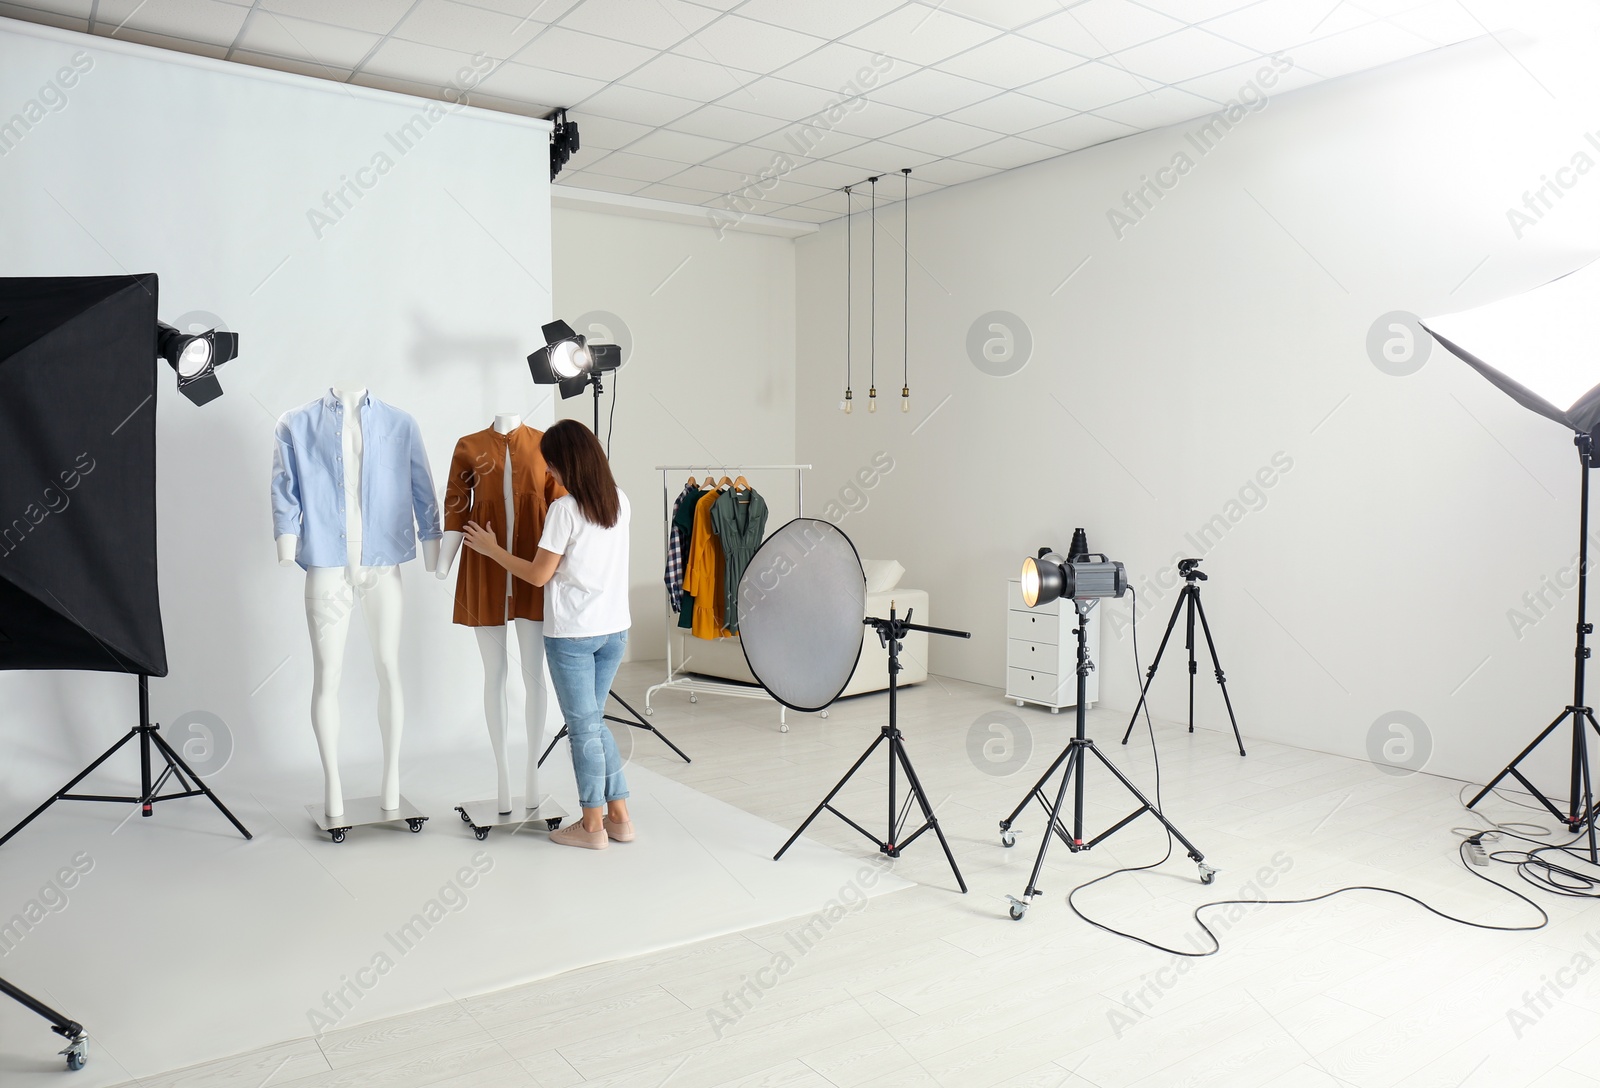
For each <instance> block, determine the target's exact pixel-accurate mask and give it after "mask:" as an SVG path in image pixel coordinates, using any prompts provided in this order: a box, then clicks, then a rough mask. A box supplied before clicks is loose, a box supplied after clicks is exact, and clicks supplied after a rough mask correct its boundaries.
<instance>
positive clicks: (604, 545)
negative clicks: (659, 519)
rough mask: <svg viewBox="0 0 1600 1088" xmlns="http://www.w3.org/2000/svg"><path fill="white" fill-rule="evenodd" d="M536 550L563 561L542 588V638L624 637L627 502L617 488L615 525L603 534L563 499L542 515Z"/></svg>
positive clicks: (575, 505) (574, 501)
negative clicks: (541, 532) (621, 632)
mask: <svg viewBox="0 0 1600 1088" xmlns="http://www.w3.org/2000/svg"><path fill="white" fill-rule="evenodd" d="M539 547H541V548H543V549H544V550H545V551H548V552H555V553H556V554H557V555H559V556H561V562H560V564H558V565H557V567H556V572H555V574H554V575H552V576H551V578H550V581H549V582H548V583H546V585H545V587H544V633H545V634H547V635H550V636H551V637H553V638H589V637H592V636H594V635H611V634H615V633H616V632H618V631H626V630H627V629H628V628H629V626H631V621H630V619H629V617H628V496H626V495H624V494H623V493H622V489H621V488H620V487H619V488H617V523H616V524H615V525H613V526H612V527H611V528H609V529H602V528H601V527H600V526H598V525H596V524H595V523H594V522H592V521H590V520H589V519H588V518H586V517H584V516H583V511H582V510H581V509H579V508H578V500H577V499H574V498H573V497H572V496H571V495H563V496H562V497H561V498H559V499H557V500H556V501H555V502H553V503H551V504H550V510H549V512H548V513H546V514H545V519H544V535H543V536H542V537H540V538H539Z"/></svg>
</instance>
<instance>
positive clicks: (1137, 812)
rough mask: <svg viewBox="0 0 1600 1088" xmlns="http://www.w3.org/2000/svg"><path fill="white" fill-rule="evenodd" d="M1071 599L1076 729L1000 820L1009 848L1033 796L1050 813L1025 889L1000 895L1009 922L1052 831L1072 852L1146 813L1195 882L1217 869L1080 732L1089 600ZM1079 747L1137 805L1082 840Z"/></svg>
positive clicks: (1034, 889)
mask: <svg viewBox="0 0 1600 1088" xmlns="http://www.w3.org/2000/svg"><path fill="white" fill-rule="evenodd" d="M1072 603H1073V605H1074V606H1075V607H1076V608H1077V612H1078V625H1077V627H1076V629H1075V630H1074V632H1073V633H1074V634H1076V635H1077V636H1078V669H1077V672H1078V714H1077V725H1078V732H1077V735H1076V736H1074V737H1073V738H1072V739H1071V740H1070V741H1068V742H1067V747H1066V748H1065V750H1063V751H1062V753H1061V754H1060V755H1059V756H1057V757H1056V759H1055V762H1054V763H1052V764H1050V766H1049V768H1047V769H1046V770H1045V772H1044V774H1043V775H1041V776H1040V778H1039V781H1037V782H1035V783H1034V784H1033V788H1032V789H1031V790H1029V791H1028V795H1027V796H1026V797H1024V798H1023V799H1022V802H1021V803H1020V804H1019V805H1017V807H1016V808H1015V809H1013V810H1012V811H1011V815H1009V816H1007V817H1006V818H1005V819H1003V820H1001V821H1000V843H1001V845H1002V846H1006V847H1011V846H1015V845H1016V842H1017V836H1016V834H1015V833H1014V832H1012V830H1011V825H1012V824H1014V823H1016V821H1017V817H1018V816H1020V815H1022V810H1023V809H1025V808H1027V807H1028V802H1029V801H1033V800H1037V801H1038V802H1039V804H1040V805H1041V806H1043V808H1044V810H1045V812H1046V813H1048V814H1049V816H1050V823H1049V825H1048V826H1047V827H1046V829H1045V833H1044V835H1043V837H1042V838H1041V839H1040V840H1039V856H1038V857H1037V858H1035V859H1034V862H1033V872H1032V874H1031V875H1029V877H1028V887H1027V889H1026V890H1024V891H1023V893H1022V898H1021V899H1018V898H1017V897H1016V896H1014V895H1008V896H1006V898H1007V899H1009V900H1010V901H1011V917H1012V919H1013V920H1015V921H1021V920H1022V916H1023V915H1025V914H1027V913H1028V904H1029V903H1030V902H1032V900H1033V897H1034V896H1036V895H1038V894H1039V892H1040V888H1039V873H1040V872H1041V871H1042V870H1043V869H1044V856H1045V853H1046V852H1047V851H1048V850H1049V849H1050V839H1051V837H1052V835H1059V836H1060V837H1061V841H1062V842H1064V843H1066V844H1067V849H1068V850H1071V851H1072V852H1073V853H1074V854H1076V853H1078V852H1079V851H1081V850H1089V849H1092V848H1093V847H1095V846H1097V845H1099V844H1100V843H1101V842H1103V841H1104V840H1105V839H1108V838H1110V837H1111V836H1112V835H1115V834H1116V833H1117V832H1118V831H1121V830H1122V829H1123V828H1124V827H1126V826H1128V825H1129V824H1130V823H1132V822H1133V821H1134V820H1136V819H1138V818H1139V817H1140V816H1142V815H1144V814H1145V813H1146V812H1148V813H1150V814H1151V815H1153V816H1154V817H1155V818H1156V819H1158V820H1160V821H1161V823H1162V825H1163V826H1164V827H1166V829H1167V830H1168V831H1169V832H1170V833H1171V834H1172V836H1173V837H1174V838H1175V839H1177V840H1178V841H1179V842H1181V843H1183V845H1184V849H1186V850H1187V851H1188V852H1189V857H1190V859H1191V860H1193V861H1194V863H1195V864H1196V865H1198V866H1200V883H1202V884H1210V883H1211V882H1212V881H1213V880H1215V879H1216V876H1217V871H1216V870H1215V869H1213V868H1212V867H1211V866H1209V865H1207V864H1206V862H1205V855H1204V854H1202V853H1200V851H1199V850H1198V849H1196V848H1195V845H1194V844H1193V843H1191V842H1190V841H1189V840H1188V839H1186V838H1184V837H1183V832H1181V831H1179V830H1178V829H1177V828H1176V827H1174V826H1173V824H1172V821H1171V820H1169V819H1167V818H1166V817H1165V816H1164V815H1162V813H1161V810H1160V809H1158V808H1156V806H1155V805H1153V804H1151V803H1150V801H1149V799H1148V798H1146V797H1145V795H1144V794H1142V793H1140V792H1139V788H1138V787H1137V786H1135V785H1134V784H1133V782H1132V781H1130V780H1129V778H1128V776H1127V775H1125V774H1123V773H1122V772H1121V771H1119V770H1117V768H1116V765H1115V764H1114V763H1112V762H1111V760H1109V759H1107V758H1106V754H1105V753H1104V752H1102V751H1101V750H1100V749H1098V748H1096V747H1095V744H1094V741H1092V740H1090V739H1089V738H1088V737H1086V736H1084V723H1085V720H1086V718H1087V716H1088V710H1087V705H1088V701H1089V692H1088V686H1089V670H1090V669H1092V668H1094V665H1093V664H1092V663H1091V662H1090V661H1089V635H1088V622H1089V609H1090V607H1091V602H1090V601H1087V600H1074V601H1073V602H1072ZM1085 752H1088V753H1090V754H1092V755H1093V756H1094V757H1095V758H1096V759H1098V760H1099V761H1100V762H1101V763H1102V764H1104V765H1105V768H1106V770H1108V771H1110V772H1111V773H1112V774H1113V775H1115V776H1116V779H1117V781H1118V782H1121V783H1122V785H1123V788H1124V789H1126V790H1127V791H1128V792H1129V793H1131V794H1133V796H1134V797H1135V798H1137V799H1138V801H1139V807H1138V808H1136V809H1134V810H1133V811H1132V812H1131V813H1129V814H1128V815H1126V816H1124V817H1123V818H1122V819H1120V820H1118V821H1117V822H1116V823H1114V824H1112V825H1111V826H1110V827H1109V828H1107V829H1106V830H1104V831H1102V832H1100V834H1098V835H1096V836H1095V837H1094V838H1092V839H1090V840H1088V841H1087V842H1085V841H1084V838H1083V780H1084V769H1085V768H1084V761H1085V757H1084V753H1085ZM1063 764H1065V765H1066V766H1065V770H1064V771H1063V772H1062V775H1061V785H1060V787H1059V788H1057V790H1056V798H1055V803H1054V804H1052V803H1051V802H1050V801H1049V800H1048V798H1047V797H1046V795H1045V792H1044V787H1045V783H1047V782H1048V781H1050V776H1051V775H1053V774H1055V773H1056V769H1057V768H1058V767H1061V766H1062V765H1063ZM1069 782H1071V783H1072V784H1073V787H1074V792H1073V800H1072V830H1071V832H1070V833H1069V832H1068V831H1067V828H1066V825H1065V824H1063V823H1062V822H1061V809H1062V807H1063V806H1064V805H1065V804H1066V799H1067V783H1069Z"/></svg>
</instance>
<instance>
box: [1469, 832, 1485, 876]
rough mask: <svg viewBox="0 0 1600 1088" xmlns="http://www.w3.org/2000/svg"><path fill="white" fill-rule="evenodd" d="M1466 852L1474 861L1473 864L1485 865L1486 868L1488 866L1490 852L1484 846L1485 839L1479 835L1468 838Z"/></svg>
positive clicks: (1470, 859)
mask: <svg viewBox="0 0 1600 1088" xmlns="http://www.w3.org/2000/svg"><path fill="white" fill-rule="evenodd" d="M1466 854H1467V860H1468V861H1470V862H1472V864H1474V865H1479V866H1483V867H1485V868H1487V867H1488V865H1489V852H1488V851H1487V850H1485V849H1484V848H1483V840H1482V839H1481V838H1480V837H1479V836H1477V835H1474V836H1473V837H1472V838H1470V839H1468V840H1467V850H1466Z"/></svg>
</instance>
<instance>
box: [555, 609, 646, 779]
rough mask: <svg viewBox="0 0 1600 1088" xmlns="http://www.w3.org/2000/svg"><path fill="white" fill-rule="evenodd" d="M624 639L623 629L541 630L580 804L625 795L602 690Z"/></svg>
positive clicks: (611, 675) (619, 658)
mask: <svg viewBox="0 0 1600 1088" xmlns="http://www.w3.org/2000/svg"><path fill="white" fill-rule="evenodd" d="M627 645H628V632H626V631H618V632H617V633H616V634H614V635H595V636H593V637H590V638H555V637H552V636H550V635H546V636H544V659H545V660H546V661H547V662H549V663H550V680H551V682H552V683H554V684H555V688H556V702H558V703H559V704H561V717H562V719H563V720H564V721H565V722H566V723H567V739H568V741H569V742H570V743H571V745H572V771H573V774H574V775H575V776H576V777H577V779H578V804H580V805H582V806H583V807H584V808H603V807H604V806H605V803H606V802H607V801H620V800H622V799H623V798H625V797H627V796H628V781H627V779H625V778H623V777H622V756H621V755H619V754H618V753H617V742H616V740H615V739H613V737H612V736H611V730H610V729H609V728H607V726H606V720H605V710H606V696H607V694H608V693H609V692H610V691H611V681H612V680H613V679H615V678H616V675H617V666H618V665H619V664H621V663H622V651H623V649H624V648H626V647H627Z"/></svg>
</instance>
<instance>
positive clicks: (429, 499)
mask: <svg viewBox="0 0 1600 1088" xmlns="http://www.w3.org/2000/svg"><path fill="white" fill-rule="evenodd" d="M360 410H361V565H362V566H364V567H389V566H395V565H397V564H400V563H404V562H405V561H406V560H408V559H414V558H415V557H416V554H417V537H418V536H419V535H420V536H421V537H422V539H423V540H437V539H439V537H441V536H442V535H443V533H442V532H441V531H440V528H439V504H438V503H437V502H436V501H435V499H434V493H433V473H432V472H431V471H429V468H428V454H427V451H425V450H424V449H423V448H422V432H421V430H420V429H419V428H418V427H417V421H416V420H415V419H413V418H411V416H410V415H409V414H408V413H406V412H402V411H401V410H400V409H398V408H396V407H394V406H393V405H390V404H385V403H384V402H383V401H381V400H379V399H378V398H377V397H374V396H372V395H371V394H370V393H369V394H367V395H366V396H365V397H363V398H362V400H361V409H360ZM343 436H344V405H342V404H341V403H340V402H339V398H337V397H335V396H334V395H333V392H332V391H331V390H330V391H329V392H328V394H327V396H324V397H323V398H321V399H320V400H314V401H312V402H311V403H310V404H306V405H302V406H301V407H299V408H295V409H293V410H292V411H289V412H285V413H284V414H283V417H282V418H281V419H279V420H278V426H277V431H276V436H275V437H276V438H277V445H276V448H275V449H274V450H273V455H272V531H273V536H274V537H280V536H284V535H286V534H287V535H293V536H297V537H299V538H300V540H299V545H298V547H297V554H296V555H295V561H296V562H297V563H299V564H300V566H302V567H343V566H345V565H346V562H347V560H348V555H347V547H346V543H345V509H344V503H345V487H344V447H343ZM413 519H415V520H413Z"/></svg>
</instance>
